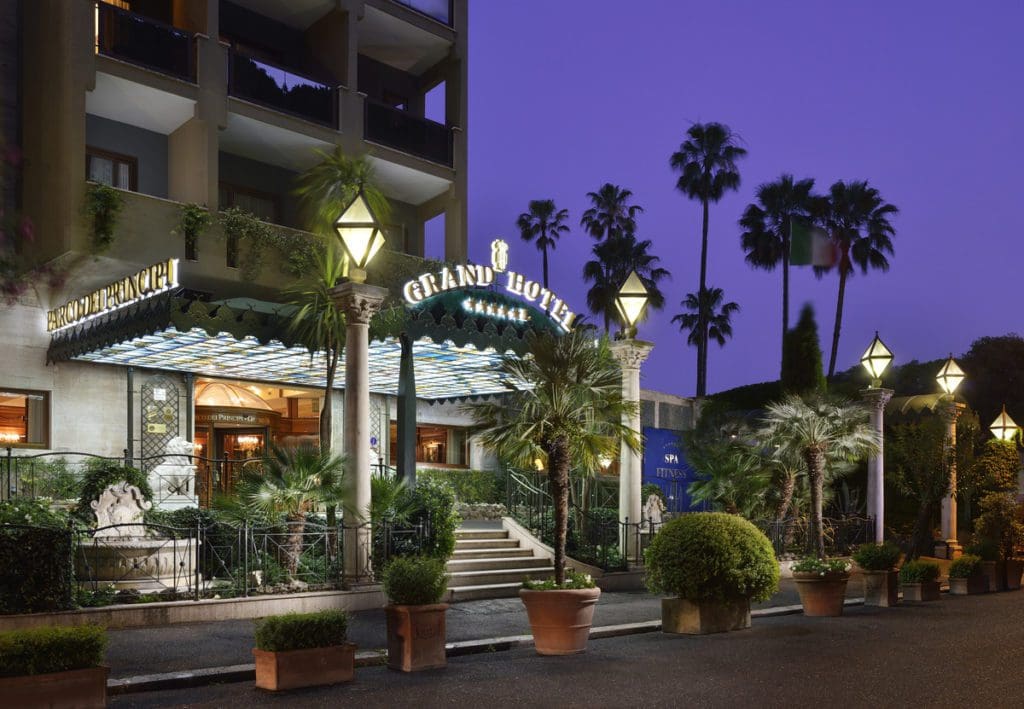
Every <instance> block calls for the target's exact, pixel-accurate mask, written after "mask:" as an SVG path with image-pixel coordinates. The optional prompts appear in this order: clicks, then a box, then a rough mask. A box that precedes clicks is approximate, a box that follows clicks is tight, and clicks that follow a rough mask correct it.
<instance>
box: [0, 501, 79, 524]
mask: <svg viewBox="0 0 1024 709" xmlns="http://www.w3.org/2000/svg"><path fill="white" fill-rule="evenodd" d="M69 519H70V517H69V516H68V515H67V514H66V513H65V512H63V511H62V510H53V509H50V505H49V503H48V502H47V501H45V500H33V499H28V498H22V497H16V498H14V499H13V500H7V501H5V502H0V524H24V525H30V526H33V527H50V528H52V529H65V528H66V527H67V526H68V521H69Z"/></svg>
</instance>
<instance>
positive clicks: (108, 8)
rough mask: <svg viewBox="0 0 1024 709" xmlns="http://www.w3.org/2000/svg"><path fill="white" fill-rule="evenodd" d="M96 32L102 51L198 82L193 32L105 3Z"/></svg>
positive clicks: (98, 11)
mask: <svg viewBox="0 0 1024 709" xmlns="http://www.w3.org/2000/svg"><path fill="white" fill-rule="evenodd" d="M95 31H96V51H97V52H98V53H100V54H103V55H106V56H109V57H113V58H115V59H120V60H122V61H126V62H130V63H132V64H138V65H139V66H143V67H146V68H147V69H153V70H154V71H158V72H160V73H162V74H168V75H170V76H174V77H177V78H179V79H184V80H185V81H190V82H192V83H195V81H196V47H195V36H194V35H193V33H191V32H188V31H186V30H183V29H179V28H177V27H173V26H171V25H167V24H164V23H163V22H158V21H157V20H154V19H152V18H150V17H146V16H145V15H140V14H138V13H135V12H129V11H128V10H122V9H121V8H119V7H114V6H113V5H108V4H107V3H104V2H99V3H96V28H95Z"/></svg>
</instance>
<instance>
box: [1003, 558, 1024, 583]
mask: <svg viewBox="0 0 1024 709" xmlns="http://www.w3.org/2000/svg"><path fill="white" fill-rule="evenodd" d="M1005 563H1006V590H1007V591H1019V590H1020V577H1021V575H1022V574H1024V559H1007V560H1006V562H1005Z"/></svg>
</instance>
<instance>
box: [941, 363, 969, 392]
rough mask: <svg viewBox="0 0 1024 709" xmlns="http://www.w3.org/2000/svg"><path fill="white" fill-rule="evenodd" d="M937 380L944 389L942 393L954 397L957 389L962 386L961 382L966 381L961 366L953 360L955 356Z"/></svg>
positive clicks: (944, 367)
mask: <svg viewBox="0 0 1024 709" xmlns="http://www.w3.org/2000/svg"><path fill="white" fill-rule="evenodd" d="M935 378H936V379H937V380H938V382H939V386H940V387H942V391H944V392H946V393H947V394H949V395H950V396H952V395H953V392H955V391H956V388H957V387H958V386H960V382H962V381H963V380H964V370H962V369H960V365H959V364H957V363H956V360H954V359H953V355H950V356H949V359H947V360H946V363H945V364H943V365H942V369H940V370H939V374H938V376H936V377H935Z"/></svg>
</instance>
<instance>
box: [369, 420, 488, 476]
mask: <svg viewBox="0 0 1024 709" xmlns="http://www.w3.org/2000/svg"><path fill="white" fill-rule="evenodd" d="M389 454H390V457H391V464H392V465H395V464H396V463H397V460H398V424H397V423H394V422H393V423H392V424H391V446H390V448H389ZM416 462H417V463H433V464H435V465H444V466H448V467H462V468H464V467H466V466H467V465H468V464H469V436H468V435H467V431H466V429H464V428H457V427H454V426H431V425H424V426H417V427H416Z"/></svg>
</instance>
